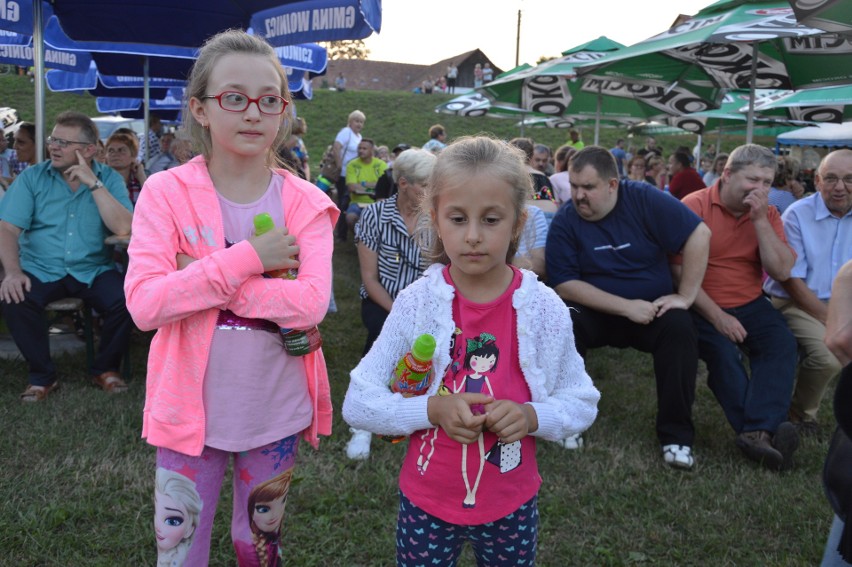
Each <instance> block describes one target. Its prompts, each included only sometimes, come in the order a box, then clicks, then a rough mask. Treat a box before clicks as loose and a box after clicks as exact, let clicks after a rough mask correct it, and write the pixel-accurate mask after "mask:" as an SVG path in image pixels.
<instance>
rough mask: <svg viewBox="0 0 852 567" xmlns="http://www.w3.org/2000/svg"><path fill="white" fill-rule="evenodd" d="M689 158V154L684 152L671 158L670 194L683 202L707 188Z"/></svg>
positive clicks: (674, 154) (676, 153)
mask: <svg viewBox="0 0 852 567" xmlns="http://www.w3.org/2000/svg"><path fill="white" fill-rule="evenodd" d="M689 158H690V156H689V154H685V153H683V152H675V153H673V154H672V155H671V156H669V175H671V181H669V193H671V194H672V196H673V197H677V198H678V199H681V200H683V198H684V197H686V196H687V195H689V194H690V193H693V192H695V191H698V190H699V189H704V188H705V187H706V185H704V180H703V179H701V176H700V175H698V172H697V171H695V168H694V167H692V163H691V161H690V159H689Z"/></svg>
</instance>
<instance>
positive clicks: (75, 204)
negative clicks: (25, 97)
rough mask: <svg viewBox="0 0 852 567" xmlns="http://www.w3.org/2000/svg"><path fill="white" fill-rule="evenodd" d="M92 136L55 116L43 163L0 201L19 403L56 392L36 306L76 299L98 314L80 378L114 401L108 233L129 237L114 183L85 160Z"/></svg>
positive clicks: (79, 122) (120, 332) (123, 324)
mask: <svg viewBox="0 0 852 567" xmlns="http://www.w3.org/2000/svg"><path fill="white" fill-rule="evenodd" d="M97 139H98V130H97V127H96V126H95V124H94V122H92V120H91V119H90V118H88V117H87V116H85V115H83V114H79V113H76V112H63V113H61V114H60V115H59V116H57V118H56V125H55V126H54V128H53V132H52V134H51V136H50V137H48V138H47V145H48V149H49V153H50V159H49V160H48V161H45V162H42V163H40V164H36V165H32V166H30V167H28V168H27V169H25V170H24V171H23V172H21V174H20V175H18V177H17V178H15V181H14V183H13V184H12V187H11V189H10V191H9V193H8V194H7V196H6V198H4V199H3V200H2V202H0V262H2V263H3V267H4V268H5V271H6V273H5V277H4V278H3V281H2V283H0V303H2V306H3V316H4V319H5V320H6V323H7V325H8V326H9V331H10V332H11V334H12V338H13V339H14V340H15V344H17V346H18V349H20V351H21V353H22V354H23V356H24V358H25V359H26V361H27V364H28V365H29V385H28V387H27V389H26V390H25V391H24V392H23V394H21V400H22V401H25V402H38V401H42V400H44V399H45V398H46V397H47V396H48V394H50V393H51V392H53V391H54V390H56V389H57V388H58V387H59V382H58V381H57V371H56V367H55V366H54V363H53V361H52V360H51V357H50V343H49V338H48V332H47V325H46V323H45V318H44V308H45V305H47V304H48V303H50V302H52V301H56V300H58V299H62V298H64V297H79V298H81V299H83V300H84V301H85V302H86V304H87V305H88V306H89V307H92V308H94V309H95V310H97V311H98V312H99V313H100V314H101V315H102V316H103V325H102V327H101V340H100V346H99V348H98V353H97V355H96V357H95V359H94V364H93V366H92V368H90V369H89V372H90V373H91V375H92V379H93V381H94V382H95V384H96V385H98V386H99V387H101V388H102V389H103V390H105V391H106V392H108V393H119V392H123V391H125V390H126V389H127V385H126V384H125V383H124V381H123V380H122V379H121V376H119V374H118V368H119V364H120V362H121V358H122V355H123V353H124V352H125V350H127V346H128V342H129V339H130V332H131V330H132V328H133V323H132V320H131V318H130V315H129V314H128V312H127V308H126V307H125V297H124V278H123V276H122V275H121V274H120V273H119V272H118V271H117V270H116V269H115V264H114V262H113V259H112V251H111V249H109V248H107V247H106V245H105V244H104V239H105V238H106V237H107V236H109V235H110V234H129V233H130V224H131V220H132V212H131V211H132V208H133V207H132V205H131V204H130V200H129V198H128V195H127V189H126V188H125V186H124V181H123V180H122V178H121V176H120V175H119V174H118V173H116V172H115V171H114V170H112V169H110V168H109V167H107V166H105V165H102V164H100V163H97V162H96V161H93V159H92V158H93V157H94V156H95V154H96V153H97V145H96V141H97Z"/></svg>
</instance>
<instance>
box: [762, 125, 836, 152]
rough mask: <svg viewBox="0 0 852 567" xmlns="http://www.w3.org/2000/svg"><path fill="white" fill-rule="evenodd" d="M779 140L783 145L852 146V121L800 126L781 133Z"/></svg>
mask: <svg viewBox="0 0 852 567" xmlns="http://www.w3.org/2000/svg"><path fill="white" fill-rule="evenodd" d="M777 141H778V144H780V145H782V146H818V147H826V148H852V122H844V123H843V124H820V125H819V126H811V127H809V128H800V129H799V130H793V131H792V132H787V133H786V134H781V135H779V136H778V140H777Z"/></svg>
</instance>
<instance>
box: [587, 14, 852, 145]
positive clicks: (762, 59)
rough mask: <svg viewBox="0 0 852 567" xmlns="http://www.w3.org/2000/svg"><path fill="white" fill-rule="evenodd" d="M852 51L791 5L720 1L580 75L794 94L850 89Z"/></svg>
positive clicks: (593, 65)
mask: <svg viewBox="0 0 852 567" xmlns="http://www.w3.org/2000/svg"><path fill="white" fill-rule="evenodd" d="M851 52H852V49H850V46H849V43H848V42H847V41H846V40H845V38H843V37H842V36H838V35H837V34H832V33H827V32H825V31H823V30H820V29H816V28H809V27H806V26H803V25H801V24H799V23H798V22H797V21H796V18H795V15H794V14H793V10H792V8H790V6H789V4H787V3H786V2H779V1H778V0H752V1H749V2H746V1H743V0H720V1H719V2H716V3H715V4H712V5H711V6H708V7H706V8H704V9H703V10H701V11H700V12H699V13H698V14H697V15H696V16H694V17H692V18H690V19H688V20H686V21H684V22H682V23H681V24H679V25H676V26H674V27H672V28H671V29H669V30H667V31H665V32H663V33H661V34H658V35H656V36H654V37H651V38H650V39H647V40H645V41H642V42H640V43H637V44H635V45H632V46H630V47H627V48H624V49H622V50H619V51H618V52H615V53H613V54H610V55H608V56H606V57H604V58H602V59H600V60H599V61H596V62H594V63H592V64H589V65H585V66H583V67H581V68H579V69H578V73H579V74H580V75H583V76H588V75H591V76H596V77H600V78H603V79H606V78H609V79H613V80H620V81H630V82H633V83H644V84H653V83H654V82H659V81H662V82H664V83H666V84H674V85H684V86H686V87H687V88H692V87H694V86H696V85H699V86H705V85H716V86H719V87H724V88H728V89H736V88H740V89H742V88H750V89H752V90H753V89H755V88H771V89H794V88H806V87H816V86H827V85H833V84H847V83H850V82H852V65H849V54H850V53H851ZM752 100H753V99H752ZM749 124H751V122H749ZM750 138H751V137H750V136H747V140H748V141H750Z"/></svg>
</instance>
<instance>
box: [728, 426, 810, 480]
mask: <svg viewBox="0 0 852 567" xmlns="http://www.w3.org/2000/svg"><path fill="white" fill-rule="evenodd" d="M785 423H787V422H785ZM794 431H795V430H794ZM785 435H786V434H785ZM785 435H782V439H783V438H784V437H785ZM797 440H798V437H797ZM736 442H737V447H739V448H740V449H741V450H742V452H743V453H744V454H745V456H746V457H748V458H749V459H751V460H753V461H757V462H758V463H760V464H761V465H763V466H764V467H766V468H768V469H771V470H774V471H780V470H781V467H782V466H783V464H784V455H782V454H781V452H780V451H779V450H778V449H776V448H775V447H773V446H772V435H770V434H769V432H767V431H744V432H743V433H740V434H739V435H737V441H736Z"/></svg>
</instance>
